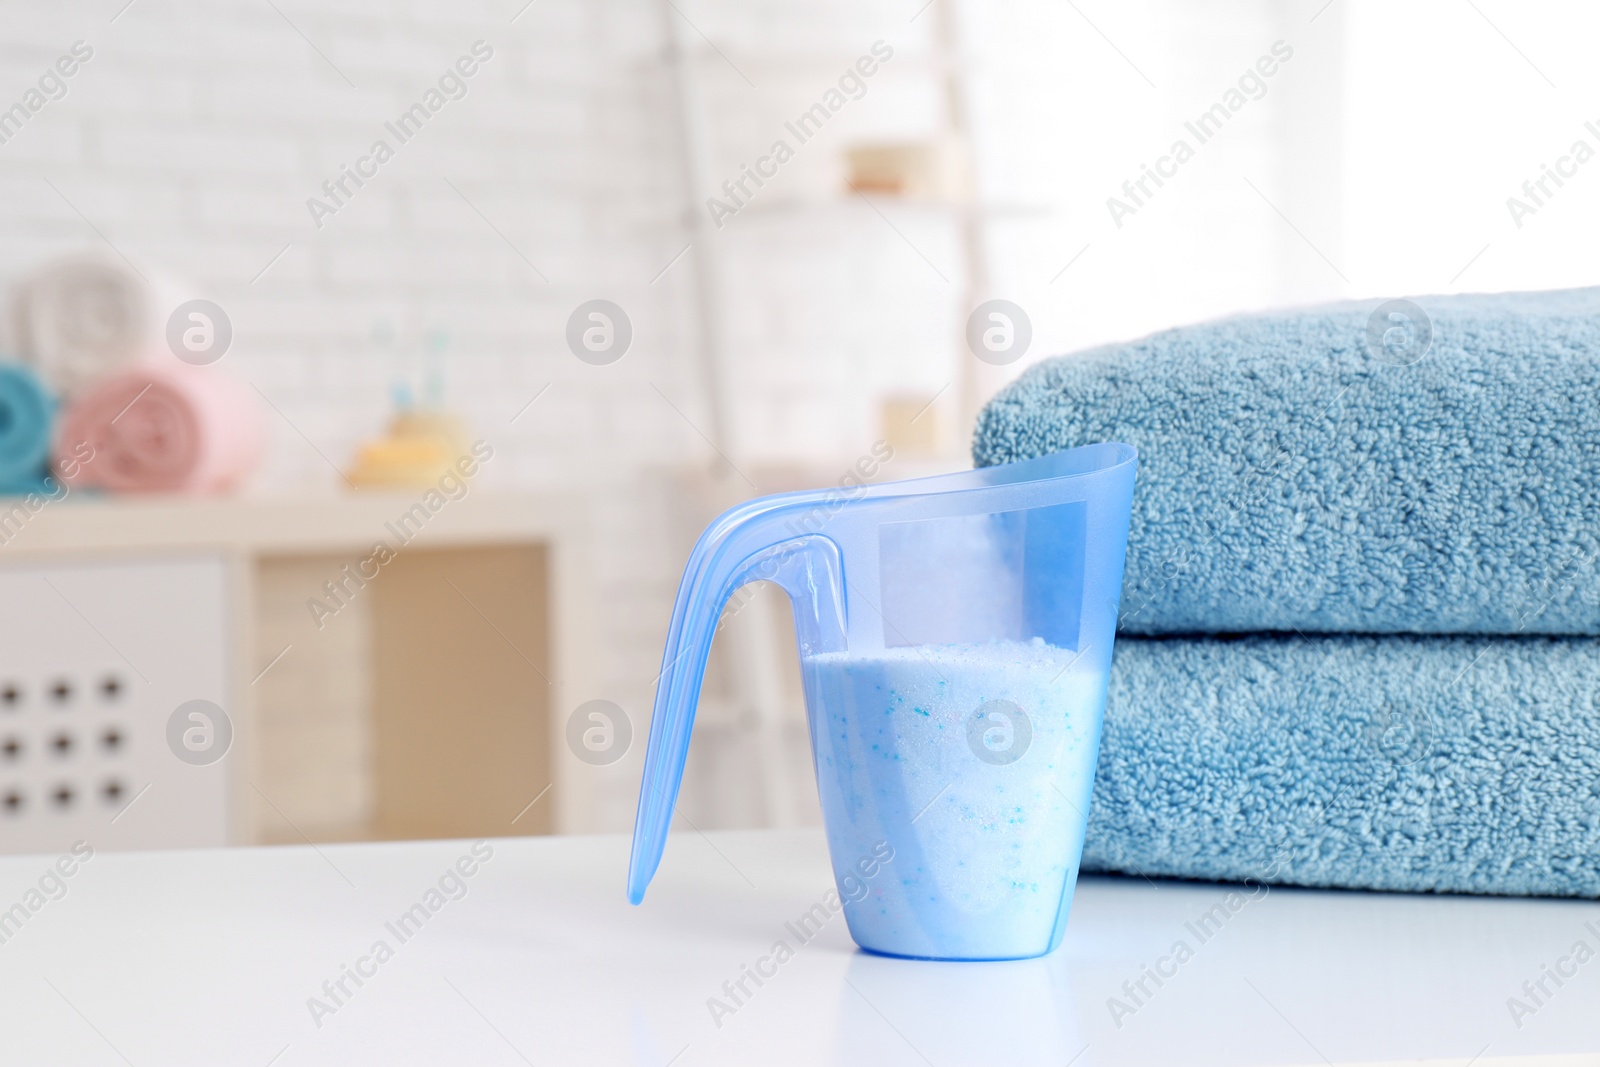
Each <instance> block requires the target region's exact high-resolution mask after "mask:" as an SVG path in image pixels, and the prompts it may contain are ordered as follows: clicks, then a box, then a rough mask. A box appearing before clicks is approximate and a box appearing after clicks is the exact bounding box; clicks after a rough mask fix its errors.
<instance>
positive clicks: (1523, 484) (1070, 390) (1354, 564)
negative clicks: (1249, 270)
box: [973, 289, 1600, 636]
mask: <svg viewBox="0 0 1600 1067" xmlns="http://www.w3.org/2000/svg"><path fill="white" fill-rule="evenodd" d="M1378 307H1379V305H1378V302H1377V301H1367V302H1362V303H1352V304H1340V305H1335V306H1331V307H1323V308H1315V309H1312V310H1308V311H1295V312H1285V313H1275V314H1270V315H1258V316H1250V317H1245V318H1236V319H1230V320H1227V321H1224V322H1217V323H1211V324H1208V325H1203V326H1192V327H1185V328H1183V329H1177V330H1171V331H1168V332H1166V333H1160V334H1156V335H1155V336H1153V337H1148V338H1145V339H1144V340H1141V341H1134V342H1130V343H1127V344H1115V345H1108V346H1106V347H1104V348H1098V349H1094V350H1092V351H1088V352H1084V353H1081V354H1079V355H1074V356H1069V357H1065V358H1057V359H1052V360H1048V361H1046V362H1044V363H1041V364H1039V365H1038V366H1036V367H1033V368H1031V369H1030V370H1029V371H1027V372H1026V373H1025V374H1023V375H1022V377H1021V378H1019V379H1018V380H1017V381H1016V382H1014V383H1013V384H1012V385H1011V386H1010V387H1008V388H1007V389H1005V390H1004V391H1002V392H1001V393H1000V395H999V396H997V397H996V398H995V399H994V400H993V401H992V402H991V403H990V404H989V405H988V407H987V408H986V409H985V410H984V412H983V414H982V416H981V418H980V420H979V423H978V428H977V433H976V436H975V440H974V444H973V456H974V459H975V460H976V461H977V462H978V464H979V465H980V466H987V465H990V464H996V463H1009V462H1012V461H1014V460H1021V459H1029V458H1032V457H1035V456H1040V455H1044V454H1046V453H1049V452H1055V451H1059V450H1061V449H1065V448H1071V447H1073V446H1075V445H1080V444H1086V443H1088V442H1091V441H1126V442H1128V443H1129V444H1132V445H1134V446H1135V447H1137V448H1138V449H1139V484H1138V487H1137V489H1136V491H1135V495H1134V502H1133V517H1132V523H1131V526H1130V530H1129V537H1128V560H1127V569H1126V576H1125V581H1124V585H1123V598H1122V612H1123V618H1122V624H1121V628H1122V630H1123V632H1125V633H1141V634H1175V633H1227V632H1259V631H1283V632H1295V631H1303V632H1308V633H1309V632H1312V631H1320V632H1324V633H1340V632H1352V633H1483V634H1514V633H1534V634H1539V633H1548V634H1583V635H1590V636H1594V635H1600V567H1597V565H1596V564H1597V559H1600V289H1583V290H1572V291H1567V292H1552V293H1524V294H1508V295H1502V296H1470V297H1418V298H1416V302H1415V305H1413V307H1414V308H1415V307H1420V309H1421V312H1420V313H1416V312H1408V309H1405V308H1400V309H1398V310H1395V309H1391V310H1390V311H1388V312H1385V313H1384V314H1382V315H1380V316H1379V317H1378V319H1377V321H1375V322H1374V321H1372V320H1373V314H1374V312H1375V311H1377V310H1378ZM1408 316H1409V317H1408ZM1369 326H1371V327H1372V329H1371V331H1370V334H1369ZM1430 334H1431V336H1430ZM1419 357H1420V358H1419Z"/></svg>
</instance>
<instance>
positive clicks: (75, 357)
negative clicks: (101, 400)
mask: <svg viewBox="0 0 1600 1067" xmlns="http://www.w3.org/2000/svg"><path fill="white" fill-rule="evenodd" d="M185 299H187V297H186V296H185V294H184V290H183V288H182V287H181V286H180V285H179V284H178V283H176V282H174V281H172V280H170V279H168V278H165V277H162V276H159V275H158V274H157V273H156V272H154V271H152V270H150V269H148V268H144V267H140V268H139V269H138V270H135V269H134V268H133V267H132V266H130V265H129V264H127V263H125V262H123V261H122V260H121V259H119V258H116V257H110V256H102V255H99V254H96V253H79V254H75V255H71V256H67V257H64V258H62V259H58V260H54V261H52V262H50V263H47V264H45V265H44V266H42V267H40V268H39V269H37V270H35V271H33V272H32V273H31V274H29V275H28V276H26V277H24V278H23V279H22V280H21V281H20V282H18V283H17V285H16V287H15V289H14V290H13V292H12V295H11V313H12V328H13V333H14V337H15V340H16V346H17V350H18V352H19V354H20V355H21V356H22V358H23V359H25V360H26V361H27V362H29V363H30V364H32V365H33V368H34V370H35V371H36V372H38V374H39V376H40V377H41V378H43V379H44V380H45V382H46V383H48V384H49V385H50V386H51V387H52V388H53V389H55V390H56V391H57V392H58V393H60V394H62V395H63V396H71V395H72V394H74V393H76V392H78V391H80V390H81V389H82V388H83V387H84V386H85V385H87V384H88V383H90V382H92V381H94V380H96V379H98V378H101V377H104V376H105V375H106V374H109V373H111V372H112V371H115V370H117V369H119V368H121V367H124V366H126V365H128V364H130V363H133V362H135V361H136V360H138V359H140V358H141V357H145V356H148V355H149V354H150V353H151V352H152V351H160V350H163V349H165V347H166V340H165V334H166V325H167V318H168V316H169V315H170V314H171V312H172V311H173V309H175V308H176V307H177V306H178V305H179V304H181V303H183V301H184V300H185Z"/></svg>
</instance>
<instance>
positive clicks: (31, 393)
mask: <svg viewBox="0 0 1600 1067" xmlns="http://www.w3.org/2000/svg"><path fill="white" fill-rule="evenodd" d="M54 416H55V401H54V400H52V399H51V397H50V394H49V393H47V392H46V391H45V389H44V386H43V385H42V384H40V382H39V379H38V377H37V376H36V375H35V374H34V373H33V371H31V370H29V369H28V367H26V366H25V365H23V364H21V363H6V362H0V495H12V494H18V493H29V492H35V491H41V490H42V489H43V487H44V484H45V482H44V477H45V472H46V470H47V468H48V466H49V462H50V428H51V420H52V419H53V418H54Z"/></svg>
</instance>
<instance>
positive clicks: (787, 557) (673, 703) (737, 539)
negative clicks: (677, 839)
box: [628, 497, 845, 904]
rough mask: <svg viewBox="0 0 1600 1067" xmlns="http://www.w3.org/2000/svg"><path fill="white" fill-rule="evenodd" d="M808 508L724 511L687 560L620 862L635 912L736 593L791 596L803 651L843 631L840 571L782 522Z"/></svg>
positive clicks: (836, 642) (834, 556)
mask: <svg viewBox="0 0 1600 1067" xmlns="http://www.w3.org/2000/svg"><path fill="white" fill-rule="evenodd" d="M808 503H809V502H808V501H807V500H805V499H800V500H796V499H795V498H794V497H791V498H790V503H789V504H788V505H787V506H783V507H773V506H772V504H771V502H770V501H766V502H762V501H757V502H752V503H751V504H745V505H741V506H739V507H736V508H733V509H732V510H730V511H728V512H726V513H724V514H723V515H722V516H721V517H720V518H718V519H717V520H716V521H715V522H713V523H712V524H711V526H709V527H708V528H707V529H706V532H705V533H704V534H702V535H701V537H700V541H699V543H698V544H696V545H695V548H694V552H693V553H691V555H690V557H689V563H688V566H687V567H685V569H684V573H683V581H682V582H681V583H680V584H679V586H678V597H677V601H676V603H675V604H674V605H673V608H672V623H671V626H670V627H669V629H668V631H667V645H666V650H665V652H664V653H663V654H662V666H661V674H660V675H659V676H658V677H657V679H656V681H657V687H656V700H655V711H654V714H653V715H652V716H651V719H650V742H649V745H648V746H647V748H646V749H645V758H644V781H643V783H642V784H641V786H640V788H639V813H638V816H637V818H636V819H635V820H634V824H633V854H632V856H631V858H630V860H629V863H628V899H629V900H630V901H631V902H632V903H634V904H637V903H639V901H641V900H642V899H644V891H645V887H646V886H648V885H649V884H650V879H651V878H652V877H654V876H655V872H656V868H657V867H658V866H659V865H660V863H661V853H662V850H663V849H664V848H665V847H666V842H667V828H668V827H669V825H670V824H671V822H672V813H673V810H674V809H675V807H676V805H677V799H678V789H679V787H680V786H681V785H682V783H683V766H684V761H685V760H686V759H687V757H688V752H689V736H690V734H691V732H692V731H693V728H694V714H695V708H696V706H697V704H698V703H699V699H700V686H701V682H702V681H703V680H704V677H705V669H706V659H707V657H709V656H710V654H711V641H712V638H714V637H715V636H716V631H717V623H718V620H719V619H720V618H721V615H722V609H723V607H724V605H726V604H727V601H728V598H729V597H730V596H732V595H733V592H734V590H736V589H738V588H739V587H740V586H742V585H745V584H747V583H749V582H753V581H771V582H774V583H776V584H777V585H779V586H780V587H782V588H783V590H784V591H785V592H787V593H788V594H789V599H790V601H791V604H792V606H793V608H794V616H795V635H796V637H797V639H798V640H799V643H800V647H801V649H802V650H811V649H819V650H820V649H825V648H835V647H842V645H843V641H844V626H845V617H844V611H845V607H844V604H845V600H844V565H843V560H842V557H841V555H840V552H839V548H838V546H837V545H836V544H834V542H833V541H831V540H829V539H828V538H827V537H824V536H822V535H820V534H802V535H801V536H798V537H797V536H795V532H796V528H795V527H794V526H793V525H791V524H789V523H786V521H785V520H786V518H791V517H792V516H793V515H794V514H796V513H797V509H804V508H805V507H806V506H807V504H808Z"/></svg>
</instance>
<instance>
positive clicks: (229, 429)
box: [56, 359, 264, 493]
mask: <svg viewBox="0 0 1600 1067" xmlns="http://www.w3.org/2000/svg"><path fill="white" fill-rule="evenodd" d="M263 431H264V428H263V427H262V425H261V411H260V409H259V407H258V406H257V405H256V403H255V398H254V397H253V396H250V395H249V394H248V393H246V392H245V391H244V390H243V389H242V388H240V387H239V386H238V385H237V384H236V383H235V382H233V381H232V380H231V379H229V378H227V377H225V376H223V375H222V374H220V373H219V372H217V371H215V370H213V369H211V368H210V367H190V366H186V365H184V364H181V363H179V362H178V361H177V360H174V359H168V360H166V361H162V362H154V363H145V364H141V365H139V366H136V367H133V368H130V369H129V370H126V371H123V372H121V373H119V374H114V375H112V376H111V377H109V378H106V379H104V380H102V381H100V382H98V383H96V384H95V385H93V386H92V387H90V388H89V389H87V390H85V391H84V392H83V394H82V395H80V396H79V397H78V398H77V399H75V400H74V401H73V402H72V403H71V404H69V405H68V406H67V410H66V414H65V415H64V416H63V417H62V419H61V430H60V433H59V434H58V435H57V440H56V451H57V453H58V454H60V455H62V456H63V457H66V456H69V455H78V454H79V450H80V448H81V446H82V445H84V444H87V445H88V446H89V448H90V449H92V450H93V451H92V458H90V459H88V460H87V461H85V462H83V463H82V464H81V466H80V467H79V468H78V473H77V475H76V477H73V478H68V479H67V480H68V481H69V482H70V483H71V484H73V485H80V486H102V487H104V488H106V489H111V490H114V491H118V492H169V493H217V492H224V491H226V490H229V489H233V488H236V487H237V486H238V485H239V484H240V483H241V482H243V481H244V479H245V478H246V477H248V476H249V475H250V473H251V472H252V471H253V470H254V469H255V465H256V461H257V460H258V459H259V458H260V455H261V445H262V437H263Z"/></svg>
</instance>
